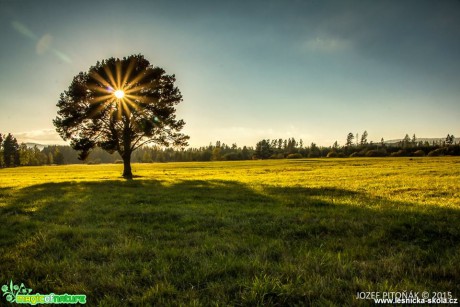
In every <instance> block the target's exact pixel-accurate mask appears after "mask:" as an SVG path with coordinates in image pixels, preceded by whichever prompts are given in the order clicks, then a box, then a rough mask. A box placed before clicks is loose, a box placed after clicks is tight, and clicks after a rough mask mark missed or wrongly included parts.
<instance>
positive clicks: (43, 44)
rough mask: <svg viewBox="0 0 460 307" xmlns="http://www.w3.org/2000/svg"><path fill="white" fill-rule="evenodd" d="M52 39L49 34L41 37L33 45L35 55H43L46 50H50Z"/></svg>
mask: <svg viewBox="0 0 460 307" xmlns="http://www.w3.org/2000/svg"><path fill="white" fill-rule="evenodd" d="M52 41H53V37H52V36H51V35H50V34H45V35H43V36H42V37H41V38H40V39H39V40H38V42H37V44H36V45H35V51H36V52H37V54H40V55H41V54H44V53H45V52H46V51H47V50H48V49H50V46H51V43H52Z"/></svg>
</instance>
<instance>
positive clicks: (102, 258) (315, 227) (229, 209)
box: [0, 157, 460, 306]
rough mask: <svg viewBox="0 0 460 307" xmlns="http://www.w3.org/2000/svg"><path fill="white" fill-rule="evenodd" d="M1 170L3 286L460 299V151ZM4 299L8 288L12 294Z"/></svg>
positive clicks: (176, 296) (339, 299)
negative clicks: (127, 173) (125, 173)
mask: <svg viewBox="0 0 460 307" xmlns="http://www.w3.org/2000/svg"><path fill="white" fill-rule="evenodd" d="M133 171H134V174H135V175H138V176H139V177H137V178H135V180H133V181H125V180H123V179H121V178H120V174H121V166H120V165H72V166H47V167H23V168H16V169H2V170H0V225H1V228H0V263H1V265H0V266H1V270H0V285H1V284H4V283H6V282H9V280H10V279H12V280H13V281H14V282H16V283H21V282H22V283H24V284H25V285H26V287H29V288H32V289H33V293H37V292H39V293H51V292H53V293H58V294H62V293H69V294H80V293H82V294H86V295H87V300H88V305H89V306H142V305H145V306H150V305H152V304H156V305H160V306H168V305H187V306H188V305H193V306H209V305H211V306H226V305H231V306H234V305H237V306H262V305H279V306H284V305H339V306H340V305H367V304H369V303H370V302H369V301H359V300H356V299H354V296H356V292H358V291H404V290H407V291H419V292H422V291H437V292H442V291H450V292H452V294H453V295H454V296H455V297H457V298H459V297H460V222H459V221H460V185H459V182H460V158H454V157H452V158H414V159H409V158H384V159H364V158H360V159H309V160H282V161H273V160H271V161H246V162H215V163H209V162H208V163H168V164H134V165H133ZM1 301H2V303H5V300H4V297H2V298H1Z"/></svg>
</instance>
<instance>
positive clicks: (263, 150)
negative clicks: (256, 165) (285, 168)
mask: <svg viewBox="0 0 460 307" xmlns="http://www.w3.org/2000/svg"><path fill="white" fill-rule="evenodd" d="M271 155H272V148H271V147H270V140H262V141H260V142H258V143H257V144H256V150H255V152H254V157H255V158H256V159H268V158H270V156H271Z"/></svg>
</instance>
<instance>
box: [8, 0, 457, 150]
mask: <svg viewBox="0 0 460 307" xmlns="http://www.w3.org/2000/svg"><path fill="white" fill-rule="evenodd" d="M0 37H1V39H2V43H1V47H0V94H1V95H0V132H2V133H8V132H12V133H13V134H14V135H15V136H16V137H17V138H18V139H19V140H20V141H33V142H38V143H44V144H52V143H63V142H62V140H60V138H59V136H58V135H57V133H56V132H55V131H54V127H53V125H52V119H53V118H55V117H56V112H57V108H56V106H55V105H56V103H57V101H58V98H59V94H60V93H62V92H63V91H64V90H66V89H67V87H68V86H69V85H70V82H71V80H72V78H73V77H74V76H75V75H76V74H78V72H80V71H87V70H88V68H89V67H90V66H91V65H94V64H95V63H96V61H98V60H102V59H105V58H108V57H112V56H113V57H123V56H127V55H131V54H137V53H142V54H144V56H145V57H146V58H147V59H148V60H149V61H150V62H151V63H152V64H153V65H154V66H160V67H163V68H164V69H165V70H166V71H167V73H170V74H175V75H176V77H177V85H178V87H179V89H180V90H181V92H182V94H183V96H184V101H183V102H182V103H181V105H180V106H179V107H178V117H179V118H183V119H184V120H185V122H186V123H187V124H186V127H185V128H184V132H185V133H187V134H188V135H190V137H191V139H190V144H191V145H192V146H202V145H207V144H209V143H210V142H213V143H214V142H215V141H216V140H221V141H223V142H225V143H227V144H231V143H237V144H238V145H240V146H242V145H250V146H253V145H255V143H256V142H257V141H258V140H260V139H262V138H271V139H272V138H288V137H295V138H296V139H300V138H301V139H303V141H304V143H305V144H309V143H311V142H315V143H317V144H320V145H331V144H332V143H333V142H334V141H336V140H337V141H338V142H339V144H344V142H345V139H346V135H347V134H348V132H353V133H359V134H361V133H362V132H363V131H364V130H367V131H368V133H369V139H370V140H374V141H380V138H382V137H383V138H385V139H387V140H389V139H395V138H402V137H404V135H405V134H406V133H408V134H410V135H412V134H413V133H415V134H416V135H417V136H418V137H445V136H446V135H447V134H448V133H450V134H454V135H456V136H460V124H459V122H460V121H459V116H460V103H459V102H460V101H459V100H460V58H459V56H458V55H459V54H460V1H456V0H445V1H423V0H417V1H409V0H403V1H317V0H312V1H294V0H292V1H271V0H267V1H154V0H152V1H142V0H134V1H116V0H114V1H86V0H84V1H67V0H62V1H49V0H43V1H26V0H0Z"/></svg>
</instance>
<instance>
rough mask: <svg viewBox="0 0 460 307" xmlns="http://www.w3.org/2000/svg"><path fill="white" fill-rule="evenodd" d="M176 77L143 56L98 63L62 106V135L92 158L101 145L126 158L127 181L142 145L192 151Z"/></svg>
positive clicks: (75, 81) (58, 122)
mask: <svg viewBox="0 0 460 307" xmlns="http://www.w3.org/2000/svg"><path fill="white" fill-rule="evenodd" d="M175 81H176V79H175V76H174V75H166V74H165V71H164V70H163V69H162V68H159V67H153V66H152V65H151V64H150V63H149V61H147V60H146V59H145V58H144V56H142V55H132V56H129V57H125V58H123V59H121V60H120V59H118V58H117V59H115V58H110V59H107V60H103V61H102V62H97V63H96V65H95V66H92V67H90V69H89V71H88V72H87V73H83V72H80V73H79V74H78V75H77V76H75V77H74V79H73V81H72V83H71V84H70V86H69V89H68V90H67V91H65V92H64V93H62V94H61V96H60V99H59V102H58V103H57V107H58V108H59V110H58V116H57V117H56V119H54V120H53V123H54V125H55V126H56V130H57V132H58V133H59V134H60V135H61V137H62V138H63V139H64V140H70V145H71V146H72V148H74V149H75V150H78V151H79V152H80V154H79V159H80V160H84V159H86V158H87V157H88V154H89V152H90V150H91V149H92V148H94V147H96V146H99V147H101V148H102V149H104V150H106V151H108V152H109V153H113V152H115V151H117V152H118V153H119V154H120V156H121V157H122V159H123V164H124V170H123V177H125V178H127V179H131V178H132V176H133V175H132V172H131V154H132V152H133V151H134V150H135V149H136V148H139V147H140V146H142V145H145V144H148V143H155V144H158V145H162V146H169V145H171V144H172V145H174V146H186V145H187V140H188V139H189V137H188V136H186V135H184V134H182V133H179V132H180V130H182V128H183V127H184V125H185V122H184V121H183V120H177V119H176V115H175V112H176V109H175V105H177V104H178V103H180V102H181V101H182V95H181V93H180V91H179V89H178V88H177V87H176V86H175V85H174V82H175Z"/></svg>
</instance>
